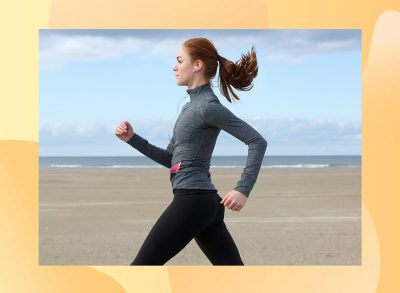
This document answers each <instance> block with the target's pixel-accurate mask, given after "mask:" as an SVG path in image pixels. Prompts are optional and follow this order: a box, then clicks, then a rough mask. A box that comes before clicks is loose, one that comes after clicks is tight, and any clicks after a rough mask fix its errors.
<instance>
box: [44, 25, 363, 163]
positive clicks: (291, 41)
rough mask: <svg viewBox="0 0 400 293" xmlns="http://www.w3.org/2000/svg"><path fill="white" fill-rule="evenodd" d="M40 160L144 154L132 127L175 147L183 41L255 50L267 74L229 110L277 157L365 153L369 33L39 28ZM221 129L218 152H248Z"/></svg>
mask: <svg viewBox="0 0 400 293" xmlns="http://www.w3.org/2000/svg"><path fill="white" fill-rule="evenodd" d="M39 37H40V41H39V155H40V156H142V154H141V153H140V152H138V151H137V150H135V149H134V148H132V147H131V146H130V145H128V144H126V143H125V142H123V141H121V140H119V139H118V138H117V137H116V136H115V134H114V131H115V128H116V127H117V126H118V125H119V124H120V123H121V121H124V120H128V121H130V123H131V124H132V126H133V128H134V131H135V132H136V133H138V134H140V135H141V136H143V137H144V138H146V139H147V140H148V141H149V142H150V143H151V144H153V145H156V146H158V147H161V148H166V146H167V145H168V142H169V139H170V137H171V134H172V130H173V126H174V122H175V120H176V118H177V116H178V115H179V112H180V109H181V107H182V106H183V105H184V104H185V103H187V102H188V101H189V100H190V98H189V96H187V93H186V89H187V87H185V86H178V85H177V84H176V81H175V74H174V71H173V70H172V69H173V67H174V65H175V62H176V56H177V53H178V51H179V49H180V47H181V46H182V43H183V42H184V41H185V40H187V39H189V38H194V37H205V38H208V39H209V40H210V41H211V42H212V43H213V44H214V45H215V47H216V48H217V50H218V53H219V54H220V55H221V56H223V57H225V58H227V59H229V60H231V61H233V62H235V61H237V60H239V59H240V57H241V56H242V54H245V53H247V52H249V51H250V49H251V47H252V46H254V47H255V49H256V52H257V60H258V68H259V69H258V75H257V77H256V78H255V79H254V80H253V83H252V84H253V88H252V89H251V90H250V91H237V92H236V93H237V94H238V96H239V98H240V100H239V101H238V102H237V103H229V102H228V101H227V100H226V98H225V97H224V96H223V95H222V94H221V92H220V91H219V88H218V84H217V81H218V78H217V76H216V77H215V78H214V79H213V80H211V84H212V86H213V90H214V93H215V94H216V95H217V97H218V98H219V100H220V101H221V103H222V104H223V105H224V106H226V107H227V108H228V109H229V110H230V111H232V113H234V114H235V115H236V116H238V117H239V118H241V119H242V120H244V121H245V122H247V123H249V124H250V125H251V126H252V127H254V128H255V129H256V130H257V131H258V132H259V133H260V134H261V135H262V136H263V137H264V138H265V139H266V140H267V142H268V148H267V151H266V154H265V155H266V156H268V155H271V156H275V155H361V30H298V29H295V30H181V29H179V30H151V29H143V30H137V29H133V30H113V29H110V30H49V29H45V30H40V32H39ZM247 149H248V148H247V146H246V145H245V144H244V143H243V142H241V141H240V140H238V139H236V138H235V137H233V136H231V135H230V134H228V133H226V132H224V131H221V133H220V135H219V137H218V140H217V145H216V147H215V150H214V153H213V155H220V156H223V155H227V156H228V155H247Z"/></svg>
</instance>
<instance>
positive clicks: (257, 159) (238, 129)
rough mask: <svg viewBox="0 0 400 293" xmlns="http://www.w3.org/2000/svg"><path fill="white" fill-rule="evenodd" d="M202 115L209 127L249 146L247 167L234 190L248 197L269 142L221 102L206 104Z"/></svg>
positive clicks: (201, 111) (201, 109)
mask: <svg viewBox="0 0 400 293" xmlns="http://www.w3.org/2000/svg"><path fill="white" fill-rule="evenodd" d="M200 115H201V117H202V118H203V120H204V122H205V123H206V124H207V125H209V126H212V127H216V128H220V129H222V130H224V131H226V132H228V133H229V134H231V135H233V136H234V137H236V138H237V139H239V140H241V141H242V142H244V143H245V144H246V145H248V156H247V162H246V166H245V168H244V170H243V172H242V175H241V178H240V180H239V181H238V182H237V185H236V187H235V188H234V190H237V191H239V192H241V193H243V194H244V195H246V196H247V197H248V196H249V195H250V192H251V190H252V189H253V186H254V184H255V182H256V180H257V176H258V173H259V172H260V168H261V163H262V160H263V158H264V154H265V151H266V149H267V141H266V140H265V139H264V138H263V137H262V136H261V135H260V134H259V133H258V132H257V131H256V130H255V129H254V128H253V127H251V126H250V125H249V124H247V123H246V122H244V121H243V120H241V119H240V118H238V117H236V116H235V115H234V114H233V113H232V112H231V111H230V110H229V109H228V108H226V107H225V106H224V105H222V104H221V103H220V102H219V101H215V100H214V101H210V102H208V103H205V104H204V106H202V107H201V108H200Z"/></svg>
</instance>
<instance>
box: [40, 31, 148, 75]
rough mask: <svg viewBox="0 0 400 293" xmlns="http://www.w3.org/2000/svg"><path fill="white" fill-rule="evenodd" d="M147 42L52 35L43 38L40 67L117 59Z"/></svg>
mask: <svg viewBox="0 0 400 293" xmlns="http://www.w3.org/2000/svg"><path fill="white" fill-rule="evenodd" d="M145 44H146V41H143V40H140V39H137V38H119V39H113V38H108V37H102V36H90V35H87V36H62V35H51V36H48V37H46V38H43V39H41V42H40V67H41V68H42V69H53V68H57V67H60V66H62V65H63V64H65V63H68V62H73V61H97V60H107V59H116V58H119V57H121V56H123V55H125V54H131V53H134V52H138V51H140V50H141V49H142V48H143V47H144V46H145Z"/></svg>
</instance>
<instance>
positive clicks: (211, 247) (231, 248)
mask: <svg viewBox="0 0 400 293" xmlns="http://www.w3.org/2000/svg"><path fill="white" fill-rule="evenodd" d="M221 200H222V198H221V197H220V196H219V195H217V201H218V205H219V207H218V214H217V217H216V219H215V221H214V222H213V223H212V224H211V225H209V226H208V227H207V228H206V229H204V230H203V231H201V232H200V233H199V234H198V235H197V236H196V237H195V241H196V243H197V244H198V245H199V247H200V249H201V250H202V251H203V252H204V254H205V255H206V256H207V258H208V259H209V260H210V262H211V263H212V264H213V265H244V264H243V261H242V259H241V257H240V254H239V251H238V249H237V247H236V244H235V242H234V241H233V239H232V236H231V234H230V233H229V231H228V228H227V227H226V225H225V222H224V214H225V206H224V205H223V204H220V201H221Z"/></svg>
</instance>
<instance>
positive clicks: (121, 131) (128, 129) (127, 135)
mask: <svg viewBox="0 0 400 293" xmlns="http://www.w3.org/2000/svg"><path fill="white" fill-rule="evenodd" d="M134 134H135V133H134V132H133V128H132V126H131V124H130V123H129V122H128V121H122V122H121V124H120V125H119V126H118V127H117V129H115V135H116V136H117V137H118V138H119V139H121V140H123V141H125V142H127V141H128V140H130V139H131V138H132V136H133V135H134Z"/></svg>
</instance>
